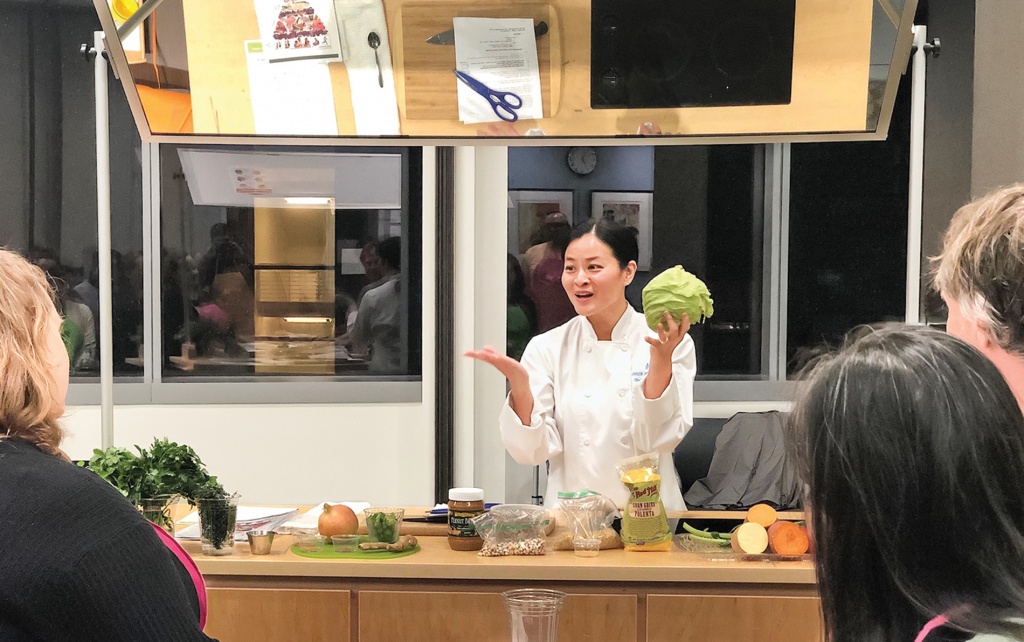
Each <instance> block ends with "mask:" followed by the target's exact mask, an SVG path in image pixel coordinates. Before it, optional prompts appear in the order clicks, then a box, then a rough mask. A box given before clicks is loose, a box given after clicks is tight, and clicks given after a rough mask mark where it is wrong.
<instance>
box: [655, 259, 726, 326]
mask: <svg viewBox="0 0 1024 642" xmlns="http://www.w3.org/2000/svg"><path fill="white" fill-rule="evenodd" d="M641 296H642V299H643V305H644V317H646V318H647V326H648V327H649V328H650V329H651V330H654V331H655V332H657V330H658V324H659V323H661V321H662V318H663V317H662V314H663V313H665V312H668V313H669V314H671V315H672V318H673V319H675V320H676V323H678V322H679V321H680V320H681V319H682V318H683V314H687V315H689V316H690V323H700V322H701V321H703V320H704V319H707V318H709V317H710V316H711V315H712V314H714V313H715V308H714V306H713V304H714V301H713V300H712V299H711V292H710V291H708V286H706V285H704V282H703V281H701V280H700V279H698V278H697V277H695V276H694V275H692V274H690V273H689V272H687V271H686V270H684V269H683V267H682V266H681V265H677V266H675V267H670V268H669V269H667V270H665V271H664V272H662V273H661V274H659V275H658V276H656V277H654V278H653V279H651V282H650V283H648V284H647V285H646V286H644V290H643V293H642V295H641Z"/></svg>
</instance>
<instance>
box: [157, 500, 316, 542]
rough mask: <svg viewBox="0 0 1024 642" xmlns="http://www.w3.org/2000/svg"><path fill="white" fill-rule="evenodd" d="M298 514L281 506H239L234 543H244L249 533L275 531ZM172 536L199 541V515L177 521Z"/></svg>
mask: <svg viewBox="0 0 1024 642" xmlns="http://www.w3.org/2000/svg"><path fill="white" fill-rule="evenodd" d="M298 512H299V509H297V508H288V507H281V506H239V507H238V517H237V518H235V541H236V542H244V541H245V534H246V533H247V532H249V531H255V530H264V531H272V530H276V529H277V528H278V527H279V526H281V525H282V524H284V523H285V522H287V521H288V520H289V519H291V517H292V516H294V515H295V514H296V513H298ZM174 536H175V537H176V538H178V539H196V540H197V539H199V513H198V511H192V512H191V513H189V514H188V515H186V516H185V517H183V518H182V519H180V520H179V521H178V527H177V528H176V529H175V532H174Z"/></svg>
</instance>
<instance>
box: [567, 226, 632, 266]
mask: <svg viewBox="0 0 1024 642" xmlns="http://www.w3.org/2000/svg"><path fill="white" fill-rule="evenodd" d="M587 234H593V235H594V236H596V237H597V238H598V240H600V241H601V242H602V243H604V244H605V245H607V246H608V247H610V248H611V249H612V255H614V256H615V259H616V260H617V261H618V262H619V267H620V268H624V267H626V266H627V265H629V262H630V261H637V260H639V259H640V248H639V246H637V243H636V234H635V233H634V232H633V231H632V229H631V228H628V227H625V226H623V225H619V224H618V223H616V222H615V221H613V220H609V219H601V220H598V221H595V220H593V219H591V220H589V221H586V222H585V223H582V224H581V225H577V226H576V229H574V230H573V231H572V234H571V235H570V236H569V243H572V242H573V241H575V240H576V239H579V238H582V237H584V236H586V235H587ZM562 258H565V250H564V249H563V250H562Z"/></svg>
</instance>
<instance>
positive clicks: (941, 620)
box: [914, 615, 949, 642]
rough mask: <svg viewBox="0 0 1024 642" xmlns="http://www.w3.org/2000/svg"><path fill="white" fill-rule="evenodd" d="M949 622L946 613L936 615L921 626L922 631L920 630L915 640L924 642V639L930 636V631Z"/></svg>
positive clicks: (915, 641)
mask: <svg viewBox="0 0 1024 642" xmlns="http://www.w3.org/2000/svg"><path fill="white" fill-rule="evenodd" d="M948 623H949V618H948V617H946V616H945V615H936V616H935V617H933V618H932V619H930V620H928V623H927V624H925V625H924V626H923V627H922V628H921V630H920V632H918V634H917V637H916V638H914V642H924V639H925V638H926V637H928V634H929V633H931V632H932V631H934V630H935V629H937V628H939V627H940V626H945V625H946V624H948Z"/></svg>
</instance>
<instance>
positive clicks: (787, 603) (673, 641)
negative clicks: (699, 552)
mask: <svg viewBox="0 0 1024 642" xmlns="http://www.w3.org/2000/svg"><path fill="white" fill-rule="evenodd" d="M820 604H821V601H820V600H819V599H818V598H814V597H750V596H730V595H648V596H647V641H648V642H741V641H746V640H751V641H754V640H756V641H757V642H821V641H822V640H824V639H825V637H824V634H823V632H822V621H821V606H820Z"/></svg>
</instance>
